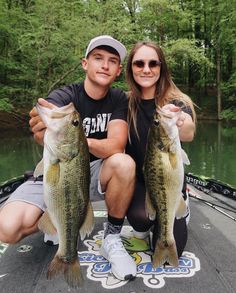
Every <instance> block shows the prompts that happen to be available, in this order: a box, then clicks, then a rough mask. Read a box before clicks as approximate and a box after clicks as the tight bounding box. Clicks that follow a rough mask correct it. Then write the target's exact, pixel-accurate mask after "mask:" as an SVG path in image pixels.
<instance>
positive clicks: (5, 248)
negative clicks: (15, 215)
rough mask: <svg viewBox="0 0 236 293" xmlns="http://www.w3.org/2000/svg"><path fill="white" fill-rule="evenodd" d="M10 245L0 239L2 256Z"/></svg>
mask: <svg viewBox="0 0 236 293" xmlns="http://www.w3.org/2000/svg"><path fill="white" fill-rule="evenodd" d="M8 246H9V245H8V244H6V243H2V242H1V241H0V258H1V256H2V255H3V253H4V252H5V251H6V250H7V248H8Z"/></svg>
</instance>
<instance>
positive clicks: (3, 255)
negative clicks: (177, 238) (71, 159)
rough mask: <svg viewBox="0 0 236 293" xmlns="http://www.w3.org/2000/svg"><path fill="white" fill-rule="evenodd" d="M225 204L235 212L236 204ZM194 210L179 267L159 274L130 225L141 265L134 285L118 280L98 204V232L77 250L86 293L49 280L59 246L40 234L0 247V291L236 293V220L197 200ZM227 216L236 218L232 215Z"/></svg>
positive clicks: (127, 233) (127, 235) (129, 243)
mask: <svg viewBox="0 0 236 293" xmlns="http://www.w3.org/2000/svg"><path fill="white" fill-rule="evenodd" d="M191 193H192V194H197V195H198V196H201V197H202V198H204V199H207V200H209V201H211V202H213V203H216V204H219V197H218V199H217V198H215V197H214V199H213V198H212V197H211V196H209V195H206V194H203V193H202V192H200V191H198V190H196V189H194V188H192V187H191ZM222 198H223V197H222ZM223 200H224V201H227V203H228V204H230V205H231V206H232V207H234V209H236V204H235V201H233V200H230V199H225V198H224V199H223ZM221 205H222V206H223V204H222V203H221ZM190 206H191V219H190V223H189V235H188V242H187V246H186V249H185V252H184V254H183V256H182V257H181V258H180V260H179V267H178V268H173V267H170V266H165V267H160V268H157V269H155V270H154V269H153V268H152V266H151V258H150V254H151V253H150V249H149V243H148V241H143V240H137V239H136V238H134V237H132V229H131V227H130V226H129V225H128V224H127V223H126V225H125V226H124V229H123V230H122V235H123V241H124V243H125V246H126V249H127V250H129V252H130V253H131V254H132V255H133V257H134V258H135V260H136V263H137V268H138V274H137V277H136V278H135V279H134V280H132V281H129V282H127V281H119V280H117V279H115V278H114V277H113V275H112V274H111V273H110V266H109V263H108V262H107V261H106V260H105V259H104V258H102V257H101V256H100V255H99V243H100V241H101V238H102V230H103V225H102V223H103V222H104V219H105V216H106V210H105V208H104V204H103V203H96V204H95V205H94V209H95V216H96V225H95V229H94V231H93V233H92V235H90V237H89V238H87V239H86V240H85V241H84V242H83V243H81V244H79V247H78V254H79V257H80V263H81V268H82V273H83V276H84V284H83V285H82V287H81V288H79V289H76V290H75V289H71V288H69V287H68V285H67V284H66V282H65V281H64V278H63V277H62V276H59V277H56V278H55V279H53V280H47V279H46V272H47V267H48V264H49V262H50V260H51V259H52V258H53V256H54V254H55V252H56V250H57V246H48V245H46V244H45V243H44V242H43V234H42V233H41V232H39V233H36V234H34V235H31V236H29V237H26V238H25V239H23V240H22V241H20V242H19V243H17V244H15V245H9V246H7V245H4V244H0V288H1V289H0V292H1V293H41V292H43V293H54V292H55V293H56V292H57V293H58V292H83V293H85V292H90V293H91V292H93V293H99V292H109V290H112V292H114V293H118V292H119V293H122V292H124V293H142V292H143V293H144V292H145V293H147V292H157V291H156V290H157V289H158V292H188V293H189V292H194V293H195V292H200V293H210V292H214V293H222V292H231V293H232V292H236V265H235V264H236V222H235V220H233V219H230V218H229V217H227V216H226V215H224V214H222V213H220V212H219V211H217V210H215V209H213V208H212V207H210V206H208V205H206V204H205V203H204V202H201V201H199V200H197V199H194V198H190ZM226 213H227V214H228V215H231V216H232V217H235V213H233V212H230V211H226Z"/></svg>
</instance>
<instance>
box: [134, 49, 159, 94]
mask: <svg viewBox="0 0 236 293" xmlns="http://www.w3.org/2000/svg"><path fill="white" fill-rule="evenodd" d="M160 70H161V63H160V60H159V57H158V55H157V52H156V51H155V50H154V49H153V48H151V47H148V46H145V45H144V46H142V47H140V48H139V49H138V50H137V52H136V53H135V54H134V57H133V60H132V71H133V77H134V80H135V81H136V83H137V84H138V85H140V86H141V90H142V91H145V92H147V91H150V92H152V94H153V95H154V93H155V89H156V82H157V81H158V80H159V78H160Z"/></svg>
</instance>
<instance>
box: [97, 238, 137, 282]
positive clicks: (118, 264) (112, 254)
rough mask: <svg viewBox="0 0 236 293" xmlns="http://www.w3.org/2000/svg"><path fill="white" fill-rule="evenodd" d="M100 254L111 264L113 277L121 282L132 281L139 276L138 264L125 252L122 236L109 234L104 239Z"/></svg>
mask: <svg viewBox="0 0 236 293" xmlns="http://www.w3.org/2000/svg"><path fill="white" fill-rule="evenodd" d="M100 254H101V255H102V256H103V257H104V258H106V259H107V260H108V261H109V262H110V264H111V271H112V273H113V275H114V276H115V277H116V278H117V279H119V280H122V281H123V280H131V279H133V278H134V277H135V276H136V274H137V267H136V263H135V261H134V260H133V258H132V257H131V256H130V255H129V254H128V252H127V251H126V250H125V248H124V245H123V243H122V241H121V238H120V234H109V235H107V237H106V238H105V239H103V242H102V246H101V248H100Z"/></svg>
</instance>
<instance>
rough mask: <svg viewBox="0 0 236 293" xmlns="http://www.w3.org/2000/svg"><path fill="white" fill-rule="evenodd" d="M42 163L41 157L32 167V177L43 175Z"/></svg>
mask: <svg viewBox="0 0 236 293" xmlns="http://www.w3.org/2000/svg"><path fill="white" fill-rule="evenodd" d="M43 165H44V163H43V159H42V160H41V161H40V162H39V163H38V164H37V166H36V167H35V169H34V174H33V176H34V178H37V177H39V176H41V175H43Z"/></svg>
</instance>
